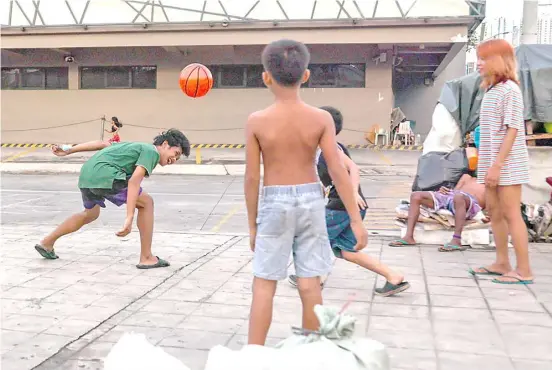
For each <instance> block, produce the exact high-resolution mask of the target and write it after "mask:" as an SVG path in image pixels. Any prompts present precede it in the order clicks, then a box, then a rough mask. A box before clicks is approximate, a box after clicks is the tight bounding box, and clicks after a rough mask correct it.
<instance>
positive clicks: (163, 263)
mask: <svg viewBox="0 0 552 370" xmlns="http://www.w3.org/2000/svg"><path fill="white" fill-rule="evenodd" d="M155 257H157V256H155ZM170 265H171V264H170V263H169V262H168V261H165V260H164V259H162V258H159V257H157V263H156V264H153V265H141V264H138V265H136V268H137V269H140V270H148V269H156V268H159V267H169V266H170Z"/></svg>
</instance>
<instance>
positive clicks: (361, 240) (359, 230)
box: [351, 221, 368, 251]
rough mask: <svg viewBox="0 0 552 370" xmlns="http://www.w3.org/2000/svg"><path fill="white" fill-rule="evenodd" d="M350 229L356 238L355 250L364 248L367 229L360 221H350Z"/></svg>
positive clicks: (366, 239) (366, 240) (366, 242)
mask: <svg viewBox="0 0 552 370" xmlns="http://www.w3.org/2000/svg"><path fill="white" fill-rule="evenodd" d="M351 229H352V230H353V234H355V238H356V240H357V243H356V245H355V251H360V250H363V249H364V248H366V245H367V244H368V231H366V228H365V227H364V224H363V223H362V221H359V222H351Z"/></svg>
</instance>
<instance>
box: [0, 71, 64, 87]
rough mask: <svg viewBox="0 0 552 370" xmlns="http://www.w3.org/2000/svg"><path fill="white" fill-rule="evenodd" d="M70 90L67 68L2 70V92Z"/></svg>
mask: <svg viewBox="0 0 552 370" xmlns="http://www.w3.org/2000/svg"><path fill="white" fill-rule="evenodd" d="M67 88H69V70H68V68H66V67H45V68H42V67H37V68H34V67H25V68H22V67H16V68H2V90H61V89H67Z"/></svg>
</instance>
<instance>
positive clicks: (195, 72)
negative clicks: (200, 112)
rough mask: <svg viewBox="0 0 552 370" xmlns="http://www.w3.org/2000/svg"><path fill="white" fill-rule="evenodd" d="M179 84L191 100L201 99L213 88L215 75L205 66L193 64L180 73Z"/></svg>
mask: <svg viewBox="0 0 552 370" xmlns="http://www.w3.org/2000/svg"><path fill="white" fill-rule="evenodd" d="M178 82H179V83H180V88H181V89H182V91H184V94H186V95H188V96H189V97H191V98H200V97H202V96H205V95H206V94H207V93H208V92H209V90H211V88H212V87H213V75H212V74H211V71H209V68H207V67H205V66H204V65H203V64H199V63H192V64H190V65H187V66H186V67H184V69H183V70H182V72H180V78H179V80H178Z"/></svg>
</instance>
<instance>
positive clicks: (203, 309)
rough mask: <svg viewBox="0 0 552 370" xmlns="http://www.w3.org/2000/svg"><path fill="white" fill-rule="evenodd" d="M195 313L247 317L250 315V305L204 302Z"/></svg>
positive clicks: (211, 315) (210, 315)
mask: <svg viewBox="0 0 552 370" xmlns="http://www.w3.org/2000/svg"><path fill="white" fill-rule="evenodd" d="M193 314H194V315H198V316H208V317H226V318H235V319H247V318H248V317H249V307H248V306H242V305H225V304H218V303H202V304H200V305H199V307H198V308H197V309H196V310H195V311H193Z"/></svg>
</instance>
